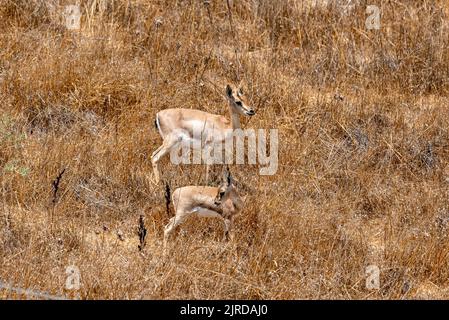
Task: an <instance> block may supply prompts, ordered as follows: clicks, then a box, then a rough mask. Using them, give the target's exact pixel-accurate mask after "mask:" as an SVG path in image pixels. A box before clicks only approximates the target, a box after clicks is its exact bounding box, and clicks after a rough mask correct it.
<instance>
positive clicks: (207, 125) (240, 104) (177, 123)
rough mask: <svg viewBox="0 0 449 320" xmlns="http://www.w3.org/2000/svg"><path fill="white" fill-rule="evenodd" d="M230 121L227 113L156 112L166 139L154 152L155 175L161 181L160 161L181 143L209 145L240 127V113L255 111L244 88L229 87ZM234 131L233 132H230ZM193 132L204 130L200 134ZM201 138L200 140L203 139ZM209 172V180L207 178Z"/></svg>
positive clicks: (193, 111) (168, 110)
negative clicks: (243, 90) (249, 104)
mask: <svg viewBox="0 0 449 320" xmlns="http://www.w3.org/2000/svg"><path fill="white" fill-rule="evenodd" d="M226 98H227V99H228V102H229V113H230V118H231V119H230V120H229V119H227V118H226V117H224V116H221V115H217V114H212V113H208V112H204V111H201V110H195V109H182V108H178V109H165V110H162V111H159V112H158V113H157V114H156V120H155V125H156V128H157V129H158V131H159V134H160V135H161V137H162V139H163V143H162V145H161V146H160V147H159V148H157V149H156V150H155V151H154V152H153V154H152V155H151V163H152V165H153V171H154V178H155V181H156V183H157V182H159V180H160V177H159V169H158V162H159V160H160V159H161V158H162V157H163V156H164V155H166V154H167V153H169V152H170V151H171V150H172V149H174V148H175V147H178V146H179V145H180V144H182V143H189V144H190V145H192V144H193V145H198V144H199V145H201V146H202V148H210V147H211V146H213V145H214V144H215V143H217V142H224V141H225V140H226V139H228V138H229V136H230V135H232V131H231V130H229V129H234V130H235V129H240V115H246V116H253V115H254V114H255V112H254V110H253V109H252V108H250V107H248V105H247V104H246V103H245V98H244V96H243V92H242V90H241V89H240V88H239V89H238V90H237V89H235V88H233V87H231V86H230V85H227V86H226ZM230 131H231V132H230ZM194 132H201V136H200V137H197V136H196V135H194ZM200 140H201V141H200ZM207 172H208V167H207V171H206V180H207Z"/></svg>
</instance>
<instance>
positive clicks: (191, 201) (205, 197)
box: [164, 171, 246, 248]
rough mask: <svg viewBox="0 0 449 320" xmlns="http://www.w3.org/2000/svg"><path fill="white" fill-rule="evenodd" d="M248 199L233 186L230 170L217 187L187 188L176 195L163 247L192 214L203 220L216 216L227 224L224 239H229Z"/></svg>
mask: <svg viewBox="0 0 449 320" xmlns="http://www.w3.org/2000/svg"><path fill="white" fill-rule="evenodd" d="M245 199H246V197H244V198H241V197H240V196H239V194H238V192H237V190H236V188H235V186H234V184H233V183H232V178H231V175H230V173H229V171H228V172H227V174H226V178H225V182H223V183H222V184H221V185H220V186H219V187H218V188H217V187H206V186H186V187H181V188H178V189H176V190H175V191H174V192H173V197H172V201H173V205H174V207H175V216H174V217H173V218H171V219H170V222H169V223H168V224H167V225H166V226H165V230H164V248H165V247H166V245H167V240H168V238H169V237H170V235H171V233H172V232H173V231H174V230H175V228H176V227H177V226H179V225H180V224H181V223H183V222H184V221H185V219H186V218H187V217H189V216H191V215H194V214H196V215H198V216H200V217H216V218H220V219H222V220H223V222H224V237H225V239H227V240H228V239H229V231H230V230H231V228H232V222H233V218H234V216H235V215H236V214H238V213H239V212H240V211H241V210H242V209H243V204H244V202H245Z"/></svg>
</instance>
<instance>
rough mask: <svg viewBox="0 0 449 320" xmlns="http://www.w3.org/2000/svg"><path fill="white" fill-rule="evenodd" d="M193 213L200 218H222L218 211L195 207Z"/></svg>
mask: <svg viewBox="0 0 449 320" xmlns="http://www.w3.org/2000/svg"><path fill="white" fill-rule="evenodd" d="M192 213H196V214H197V215H198V216H199V217H208V218H220V217H221V216H220V214H219V213H218V212H216V211H213V210H210V209H206V208H202V207H195V208H193V210H192Z"/></svg>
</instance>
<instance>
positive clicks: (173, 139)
mask: <svg viewBox="0 0 449 320" xmlns="http://www.w3.org/2000/svg"><path fill="white" fill-rule="evenodd" d="M181 140H182V136H181V135H177V134H173V133H172V134H169V135H168V136H166V137H165V139H164V142H163V143H162V145H161V146H160V147H159V148H157V149H156V151H154V152H153V154H152V155H151V164H152V165H153V172H154V178H155V181H156V183H159V181H160V175H159V167H158V162H159V160H160V159H161V158H162V157H163V156H165V155H166V154H167V153H169V152H170V150H171V149H173V148H174V147H176V145H178V144H179V143H180V142H181Z"/></svg>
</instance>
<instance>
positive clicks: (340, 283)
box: [0, 0, 449, 299]
mask: <svg viewBox="0 0 449 320" xmlns="http://www.w3.org/2000/svg"><path fill="white" fill-rule="evenodd" d="M326 2H329V3H330V4H328V5H326ZM341 2H342V1H341ZM373 2H374V4H377V5H379V6H380V7H381V10H382V18H381V23H382V25H381V29H380V30H377V31H376V30H372V31H369V30H366V29H365V19H366V16H367V15H366V13H365V8H366V5H367V4H373V3H367V2H366V1H357V3H356V4H355V5H354V6H353V7H351V8H350V9H348V10H346V13H345V11H344V10H343V9H342V5H341V4H340V2H337V3H336V4H335V3H333V2H332V1H309V2H306V1H304V2H303V1H294V0H281V1H269V0H260V1H250V0H241V1H235V0H234V1H230V10H228V7H227V5H226V1H194V0H190V1H187V0H185V1H181V0H178V1H175V0H169V1H165V0H164V1H162V0H161V1H143V0H142V1H137V0H136V1H125V0H110V1H106V0H81V1H80V4H81V8H82V13H83V18H82V23H81V30H80V31H69V30H66V28H65V26H64V24H63V19H62V17H61V14H60V13H61V12H62V8H63V6H64V5H66V4H71V2H70V1H63V0H61V1H57V0H48V1H43V0H0V30H1V33H0V43H1V46H0V101H1V102H2V104H1V115H0V117H1V118H0V170H1V171H0V172H1V176H0V177H1V178H0V265H1V268H0V280H1V281H8V282H11V283H13V284H14V285H17V286H22V287H25V288H35V289H39V290H43V291H47V292H49V293H53V294H55V293H58V292H61V291H62V292H63V294H65V295H67V296H69V297H72V296H74V295H75V293H73V292H70V291H68V290H66V289H64V285H65V281H66V274H65V268H66V266H68V265H76V266H77V267H78V268H79V269H80V271H81V283H82V287H81V289H80V291H79V292H78V294H79V295H80V297H81V298H83V299H97V298H107V299H109V298H113V299H117V298H125V299H129V298H132V299H135V298H136V299H140V298H150V299H184V298H195V299H196V298H201V299H229V298H237V299H298V298H306V299H310V298H330V299H367V298H368V299H371V298H374V299H378V298H383V299H400V298H407V299H409V298H442V299H448V298H449V284H448V278H449V268H448V263H449V253H448V252H449V166H448V163H449V161H448V160H449V133H448V125H449V117H448V111H449V107H448V96H449V80H448V79H449V50H447V48H449V32H448V31H449V23H448V21H449V5H448V4H447V2H446V1H427V0H425V1H373ZM229 13H230V14H229ZM240 81H244V83H245V85H246V88H247V90H246V91H247V92H248V94H249V96H250V100H251V102H252V105H253V106H254V107H255V109H256V112H257V114H256V116H255V117H253V118H251V120H250V121H249V120H248V119H245V120H244V121H243V124H244V125H245V126H246V127H252V128H278V129H279V140H280V154H279V159H280V167H279V170H278V172H277V174H276V175H274V176H259V175H258V174H257V172H258V168H257V167H256V166H245V167H242V166H237V165H236V166H232V167H231V170H232V171H233V173H234V175H235V176H236V177H237V178H238V179H239V180H240V181H242V182H244V183H245V185H246V186H248V188H247V189H248V190H249V189H250V188H252V189H253V190H254V192H252V193H249V200H248V205H247V206H246V207H245V209H244V211H243V213H242V214H241V215H240V216H239V217H238V218H237V220H236V228H235V231H234V235H235V236H234V239H233V240H232V241H230V242H229V243H225V242H222V241H221V239H220V236H221V231H222V226H221V224H220V223H219V222H218V221H211V220H201V221H198V220H196V221H189V222H188V223H187V224H186V225H185V226H184V228H183V229H182V230H181V231H180V232H179V234H178V235H177V238H176V241H175V243H174V246H175V247H174V248H173V249H172V251H171V252H172V253H171V255H170V257H168V258H167V259H165V260H164V259H163V258H162V250H161V243H162V230H163V226H164V225H165V224H166V223H167V221H168V217H167V214H166V211H165V199H164V192H165V191H164V187H163V186H155V185H153V184H151V183H150V181H149V178H150V176H151V174H152V173H151V163H150V162H149V156H150V155H151V152H152V151H153V150H154V149H155V148H156V147H157V146H158V145H159V144H160V142H161V141H160V138H159V136H158V134H157V132H156V131H155V130H154V128H153V117H154V114H155V113H156V112H157V111H158V110H161V109H164V108H168V107H186V108H200V109H203V110H207V111H210V112H215V113H224V112H225V111H224V110H225V101H224V99H223V97H222V95H221V92H219V90H223V89H222V88H224V84H225V83H227V82H233V83H239V82H240ZM340 97H341V98H340ZM162 167H163V169H165V170H164V178H165V179H166V180H167V181H169V183H170V186H171V187H172V189H174V188H175V187H179V186H182V185H187V184H194V183H202V181H203V179H204V168H203V167H198V166H183V167H174V166H173V165H171V164H169V163H168V161H167V160H165V161H164V163H163V166H162ZM64 168H66V171H65V172H64V174H63V175H62V176H61V179H60V183H59V185H58V190H57V192H56V194H55V192H54V191H55V190H54V189H53V187H52V182H53V181H54V180H55V178H56V177H57V176H58V175H59V174H60V173H61V171H62V169H64ZM140 215H144V217H145V225H146V228H147V235H146V244H145V246H144V247H143V250H142V251H139V249H138V246H139V244H140V242H139V236H138V233H137V228H138V226H139V216H140ZM117 234H119V236H120V237H119V236H118V235H117ZM120 238H121V239H120ZM371 264H375V265H378V266H379V268H380V271H381V273H380V284H381V288H380V290H368V289H367V288H366V287H365V278H366V275H365V268H366V267H367V266H368V265H371ZM0 297H2V298H5V297H10V298H11V297H13V298H24V296H20V295H14V294H12V293H8V292H7V291H6V290H1V289H0Z"/></svg>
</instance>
